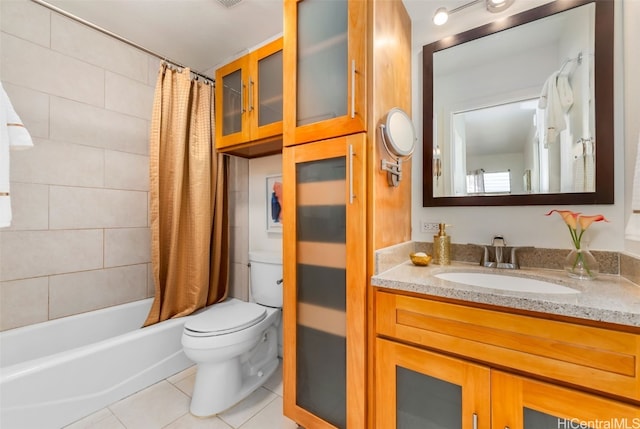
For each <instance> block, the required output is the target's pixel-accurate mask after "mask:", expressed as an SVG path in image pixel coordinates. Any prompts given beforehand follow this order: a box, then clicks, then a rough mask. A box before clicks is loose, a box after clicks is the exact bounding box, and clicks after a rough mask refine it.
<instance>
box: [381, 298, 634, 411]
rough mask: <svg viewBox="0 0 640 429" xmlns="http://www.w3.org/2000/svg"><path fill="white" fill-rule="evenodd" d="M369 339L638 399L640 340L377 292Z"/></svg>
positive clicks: (623, 334) (600, 331) (626, 335)
mask: <svg viewBox="0 0 640 429" xmlns="http://www.w3.org/2000/svg"><path fill="white" fill-rule="evenodd" d="M375 315H376V333H377V335H382V336H388V337H392V338H396V339H399V340H402V341H406V342H410V343H413V344H418V345H422V346H425V347H429V348H433V349H438V350H443V351H446V352H448V353H454V354H458V355H461V356H465V357H467V358H469V359H474V360H478V361H481V362H485V363H488V364H493V365H495V366H500V367H503V368H511V369H514V370H517V371H522V372H526V373H529V374H531V375H534V376H540V377H544V378H550V379H555V380H559V381H562V382H565V383H569V384H572V385H576V386H583V387H587V388H589V389H595V390H598V391H602V392H607V393H611V394H614V395H617V396H621V397H625V398H630V399H635V400H640V377H638V372H639V371H640V364H639V359H638V356H639V355H640V336H638V335H635V334H632V333H627V332H620V331H614V330H611V329H605V328H597V327H592V326H584V325H579V324H575V323H569V322H562V321H555V320H546V319H541V318H537V317H532V316H524V315H516V314H511V313H505V312H501V311H495V310H487V309H480V308H474V307H468V306H465V305H459V304H451V303H444V302H438V301H431V300H429V299H422V298H415V297H410V296H405V295H399V294H395V293H387V292H382V291H377V293H376V313H375Z"/></svg>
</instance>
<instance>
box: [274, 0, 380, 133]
mask: <svg viewBox="0 0 640 429" xmlns="http://www.w3.org/2000/svg"><path fill="white" fill-rule="evenodd" d="M366 8H367V2H365V1H361V0H355V1H354V0H351V1H350V0H332V1H326V0H285V17H286V21H285V34H287V32H290V34H295V36H296V37H288V38H287V39H286V40H285V43H286V47H285V64H287V69H286V70H287V71H286V73H290V74H295V78H292V79H286V78H285V89H284V91H285V111H286V112H287V114H288V115H290V116H288V117H293V118H295V121H294V124H295V131H294V132H293V133H294V135H295V137H294V139H293V140H292V141H291V142H287V140H288V139H285V144H295V143H304V142H309V141H317V140H322V139H327V138H331V137H338V136H341V135H347V134H353V133H355V132H359V131H366V127H365V118H366V111H365V106H366V99H365V98H366V97H365V62H364V58H365V49H364V47H365V43H366V31H365V30H366V25H365V24H364V23H365V22H366V19H367V15H366ZM289 103H290V104H291V106H290V107H287V104H289Z"/></svg>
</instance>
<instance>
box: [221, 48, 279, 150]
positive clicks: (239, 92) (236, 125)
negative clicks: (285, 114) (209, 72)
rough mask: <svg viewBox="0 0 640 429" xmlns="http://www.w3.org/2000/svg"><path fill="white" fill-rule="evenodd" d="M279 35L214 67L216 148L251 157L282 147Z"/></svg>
mask: <svg viewBox="0 0 640 429" xmlns="http://www.w3.org/2000/svg"><path fill="white" fill-rule="evenodd" d="M282 55H283V54H282V38H279V39H277V40H275V41H273V42H271V43H268V44H266V45H264V46H262V47H261V48H259V49H257V50H255V51H253V52H250V53H249V54H247V55H245V56H243V57H240V58H238V59H237V60H235V61H233V62H231V63H229V64H226V65H224V66H222V67H220V68H219V69H218V70H216V149H217V150H218V151H221V152H227V153H231V154H234V155H239V156H245V157H253V156H259V155H267V154H271V153H277V152H280V151H281V150H282V107H283V106H282V94H283V92H282V82H283V72H282V64H283V58H282Z"/></svg>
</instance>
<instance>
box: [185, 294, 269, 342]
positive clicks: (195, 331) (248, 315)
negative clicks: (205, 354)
mask: <svg viewBox="0 0 640 429" xmlns="http://www.w3.org/2000/svg"><path fill="white" fill-rule="evenodd" d="M265 317H267V311H266V309H265V308H264V307H262V306H260V305H258V304H255V303H252V302H244V301H238V300H233V301H225V302H221V303H218V304H214V305H213V306H211V308H209V309H207V310H205V311H204V312H202V313H200V314H198V315H197V316H194V317H193V318H191V319H189V320H188V321H187V322H186V323H185V325H184V332H185V334H187V335H189V336H192V337H213V336H218V335H226V334H231V333H233V332H237V331H241V330H243V329H246V328H248V327H250V326H253V325H255V324H256V323H259V322H260V321H262V320H264V318H265Z"/></svg>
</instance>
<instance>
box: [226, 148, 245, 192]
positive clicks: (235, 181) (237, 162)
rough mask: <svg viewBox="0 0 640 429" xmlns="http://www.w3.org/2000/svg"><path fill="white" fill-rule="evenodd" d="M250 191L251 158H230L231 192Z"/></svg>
mask: <svg viewBox="0 0 640 429" xmlns="http://www.w3.org/2000/svg"><path fill="white" fill-rule="evenodd" d="M235 191H249V160H248V159H245V158H239V157H237V156H232V157H230V160H229V192H235Z"/></svg>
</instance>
